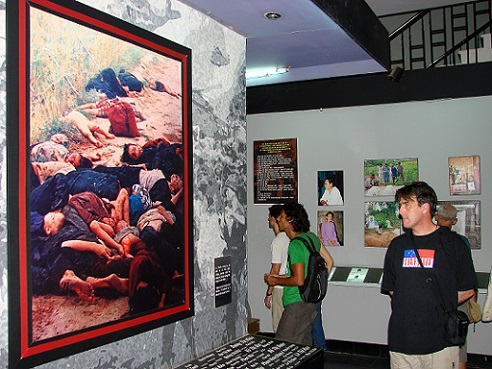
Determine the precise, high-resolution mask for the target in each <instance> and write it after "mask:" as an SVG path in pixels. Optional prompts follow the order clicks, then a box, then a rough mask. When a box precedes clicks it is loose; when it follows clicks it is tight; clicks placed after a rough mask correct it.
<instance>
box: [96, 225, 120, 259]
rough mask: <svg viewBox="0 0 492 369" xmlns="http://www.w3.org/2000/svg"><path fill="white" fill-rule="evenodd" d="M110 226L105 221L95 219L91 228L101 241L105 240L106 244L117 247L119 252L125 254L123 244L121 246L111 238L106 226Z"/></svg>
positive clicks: (113, 247)
mask: <svg viewBox="0 0 492 369" xmlns="http://www.w3.org/2000/svg"><path fill="white" fill-rule="evenodd" d="M108 227H109V226H108V225H107V224H104V223H100V222H98V221H97V220H93V221H92V222H91V224H90V225H89V228H90V230H91V231H92V233H94V234H95V235H96V236H97V237H98V238H99V239H100V240H101V241H103V242H104V243H105V244H106V246H108V247H110V248H112V249H115V250H117V251H118V253H119V254H120V255H121V256H123V255H124V254H125V251H124V250H123V246H121V245H120V244H119V243H117V242H116V241H115V240H113V239H112V238H111V236H110V235H109V234H108V232H107V231H108V230H107V229H105V228H108Z"/></svg>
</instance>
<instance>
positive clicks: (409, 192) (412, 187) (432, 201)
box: [395, 181, 437, 218]
mask: <svg viewBox="0 0 492 369" xmlns="http://www.w3.org/2000/svg"><path fill="white" fill-rule="evenodd" d="M412 196H415V197H416V198H417V202H418V204H419V206H422V205H424V204H429V209H430V215H431V218H432V217H433V216H434V214H435V213H436V205H437V195H436V192H435V191H434V189H433V188H432V187H431V186H429V185H428V184H427V183H425V182H422V181H417V182H413V183H411V184H408V185H406V186H403V187H402V188H400V189H399V190H398V191H396V194H395V201H396V202H400V200H401V199H410V198H411V197H412Z"/></svg>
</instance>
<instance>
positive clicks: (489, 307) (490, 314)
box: [482, 270, 492, 323]
mask: <svg viewBox="0 0 492 369" xmlns="http://www.w3.org/2000/svg"><path fill="white" fill-rule="evenodd" d="M482 311H483V313H482V322H484V323H488V322H491V321H492V270H490V276H489V286H488V287H487V296H486V297H485V302H484V303H483V310H482Z"/></svg>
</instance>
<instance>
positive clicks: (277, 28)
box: [180, 0, 472, 87]
mask: <svg viewBox="0 0 492 369" xmlns="http://www.w3.org/2000/svg"><path fill="white" fill-rule="evenodd" d="M180 1H181V2H183V3H185V4H187V5H189V6H191V7H193V8H195V9H197V10H199V11H201V12H202V13H204V14H207V15H209V16H210V17H212V18H214V19H216V20H217V21H219V22H220V23H222V24H224V25H225V26H227V27H229V28H231V29H232V30H234V31H236V32H237V33H239V34H242V35H244V36H245V37H246V42H247V45H246V72H247V73H250V72H253V71H257V70H259V69H265V68H270V69H271V68H272V67H273V68H285V67H290V71H289V72H288V73H284V74H280V75H275V76H273V75H271V76H269V77H268V78H254V79H248V80H247V86H248V87H251V86H259V85H266V84H275V83H284V82H294V81H304V80H313V79H319V78H332V77H340V76H348V75H356V74H365V73H375V72H382V71H386V69H387V68H386V67H385V66H384V64H385V61H377V60H375V59H374V58H373V56H372V55H370V54H369V53H368V52H367V51H366V49H365V48H363V47H361V46H360V43H359V42H358V41H357V40H353V39H352V37H351V36H350V35H349V34H348V33H347V32H346V31H345V30H344V29H342V28H341V27H340V26H339V25H338V24H337V23H335V21H334V20H333V19H332V18H331V17H330V16H329V15H327V14H326V12H325V11H324V10H323V9H321V8H320V7H318V6H317V5H316V4H315V3H313V2H312V1H311V0H275V1H274V0H180ZM357 1H362V0H345V2H346V4H347V6H349V7H350V5H351V4H350V3H351V2H352V3H354V2H357ZM468 1H472V0H468ZM321 2H323V1H321ZM463 2H467V0H366V3H367V5H369V7H370V8H371V10H372V11H373V12H374V13H375V14H376V15H377V16H382V15H388V14H396V13H404V12H408V11H414V10H421V9H426V8H433V7H440V6H445V5H451V4H459V3H463ZM354 5H357V4H354ZM271 11H275V12H278V13H280V14H281V15H282V17H281V18H279V19H276V20H268V19H266V18H265V16H264V14H265V13H267V12H271ZM367 32H368V33H370V32H371V30H370V29H368V30H367ZM388 62H389V61H388ZM386 64H387V63H386Z"/></svg>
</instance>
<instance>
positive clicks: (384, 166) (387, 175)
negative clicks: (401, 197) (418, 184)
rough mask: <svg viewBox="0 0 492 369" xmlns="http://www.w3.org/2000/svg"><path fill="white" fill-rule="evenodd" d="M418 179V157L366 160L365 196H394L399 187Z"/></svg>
mask: <svg viewBox="0 0 492 369" xmlns="http://www.w3.org/2000/svg"><path fill="white" fill-rule="evenodd" d="M418 180H419V166H418V160H417V159H416V158H402V159H397V158H394V159H370V160H364V195H365V196H394V195H395V193H396V191H397V190H398V189H399V188H401V187H403V186H404V185H406V184H409V183H412V182H415V181H418Z"/></svg>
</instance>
